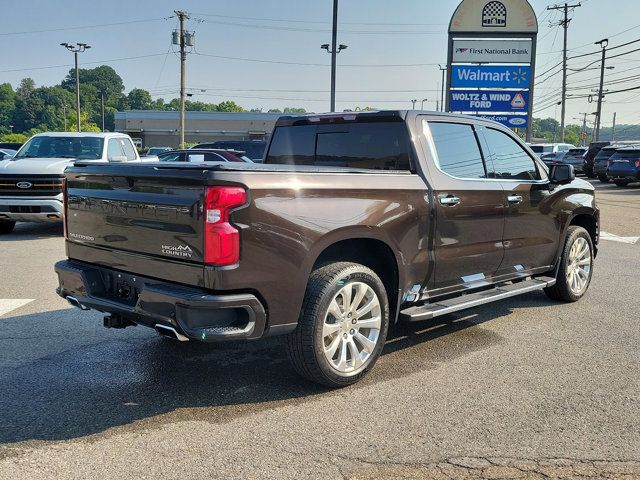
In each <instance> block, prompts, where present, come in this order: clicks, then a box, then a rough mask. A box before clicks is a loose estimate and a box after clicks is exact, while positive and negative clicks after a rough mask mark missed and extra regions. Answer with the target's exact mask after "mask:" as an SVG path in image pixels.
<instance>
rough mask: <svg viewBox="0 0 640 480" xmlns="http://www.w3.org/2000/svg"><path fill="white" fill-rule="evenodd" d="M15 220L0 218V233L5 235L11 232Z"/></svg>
mask: <svg viewBox="0 0 640 480" xmlns="http://www.w3.org/2000/svg"><path fill="white" fill-rule="evenodd" d="M15 226H16V222H14V221H13V220H0V235H7V234H9V233H11V232H13V229H14V227H15Z"/></svg>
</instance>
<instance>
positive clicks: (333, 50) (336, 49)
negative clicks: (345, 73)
mask: <svg viewBox="0 0 640 480" xmlns="http://www.w3.org/2000/svg"><path fill="white" fill-rule="evenodd" d="M337 43H338V0H333V27H332V30H331V45H329V44H328V43H324V44H322V45H320V48H322V49H323V50H326V51H327V52H328V53H330V54H331V101H330V110H331V111H332V112H335V111H336V56H337V54H338V53H340V52H341V51H342V50H344V49H345V48H347V46H346V45H344V44H342V43H341V44H340V45H337Z"/></svg>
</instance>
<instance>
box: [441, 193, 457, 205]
mask: <svg viewBox="0 0 640 480" xmlns="http://www.w3.org/2000/svg"><path fill="white" fill-rule="evenodd" d="M438 200H439V201H440V204H441V205H444V206H445V207H454V206H456V205H458V204H459V203H460V199H459V198H458V197H455V196H453V195H440V196H439V197H438Z"/></svg>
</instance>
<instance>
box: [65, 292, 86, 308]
mask: <svg viewBox="0 0 640 480" xmlns="http://www.w3.org/2000/svg"><path fill="white" fill-rule="evenodd" d="M67 302H69V304H70V305H71V306H73V307H76V308H79V309H80V310H91V309H90V308H89V307H87V306H86V305H83V304H81V303H80V302H79V301H78V299H77V298H76V297H72V296H71V295H68V296H67Z"/></svg>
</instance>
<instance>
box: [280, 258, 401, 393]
mask: <svg viewBox="0 0 640 480" xmlns="http://www.w3.org/2000/svg"><path fill="white" fill-rule="evenodd" d="M388 329H389V302H388V300H387V293H386V290H385V287H384V285H383V283H382V281H381V280H380V278H379V277H378V276H377V275H376V274H375V273H374V272H373V270H371V269H370V268H367V267H365V266H364V265H360V264H357V263H349V262H338V263H332V264H329V265H326V266H324V267H321V268H319V269H316V270H314V271H313V272H312V273H311V276H310V278H309V282H308V283H307V290H306V293H305V298H304V304H303V306H302V311H301V313H300V319H299V321H298V327H297V328H296V330H295V331H294V332H292V333H291V334H289V335H288V337H287V351H288V354H289V359H290V360H291V363H292V365H293V367H294V368H295V370H296V371H297V372H298V373H299V374H300V375H302V376H303V377H306V378H308V379H309V380H312V381H314V382H316V383H319V384H321V385H325V386H327V387H332V388H337V387H345V386H347V385H351V384H353V383H356V382H357V381H358V380H360V379H361V378H362V377H363V376H364V375H366V374H367V372H369V371H370V370H371V368H372V367H373V365H374V364H375V362H376V360H377V359H378V357H379V356H380V354H381V352H382V348H383V347H384V342H385V339H386V337H387V331H388Z"/></svg>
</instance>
